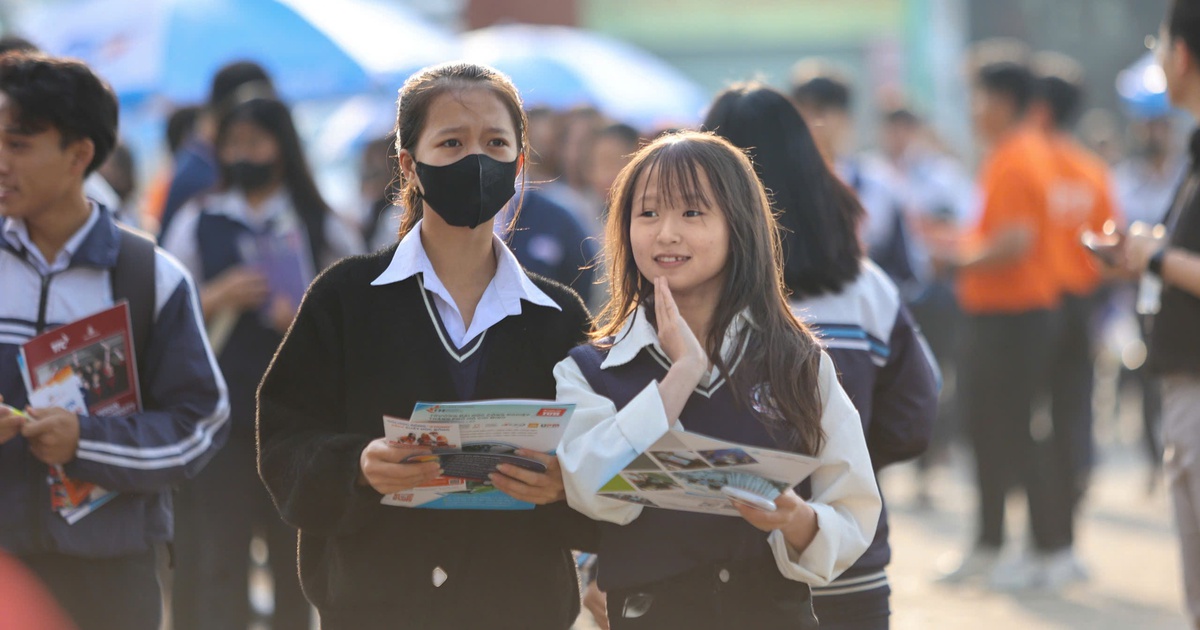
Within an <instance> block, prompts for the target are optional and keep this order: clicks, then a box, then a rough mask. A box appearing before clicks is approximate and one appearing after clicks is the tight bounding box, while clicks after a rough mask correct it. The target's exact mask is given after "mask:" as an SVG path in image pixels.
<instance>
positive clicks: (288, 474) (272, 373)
mask: <svg viewBox="0 0 1200 630" xmlns="http://www.w3.org/2000/svg"><path fill="white" fill-rule="evenodd" d="M352 261H353V259H350V261H343V263H339V264H338V265H336V266H334V267H333V268H331V269H329V270H328V271H326V272H325V273H324V274H322V275H321V276H320V277H318V278H317V280H316V281H315V282H314V283H313V285H312V287H311V288H310V289H309V291H308V293H307V294H306V295H305V297H304V300H303V301H302V303H301V305H300V310H299V312H298V313H297V315H296V319H295V321H294V322H293V324H292V327H291V329H290V330H288V333H287V335H286V336H285V337H284V340H283V343H282V345H280V347H279V351H278V352H277V353H276V354H275V358H274V359H273V360H272V361H271V365H270V367H269V368H268V369H267V373H266V375H265V376H264V377H263V381H262V384H261V385H260V386H259V391H258V469H259V475H260V476H261V477H262V480H263V482H264V483H265V484H266V486H267V489H268V490H269V491H270V493H271V496H272V498H273V499H274V501H275V505H276V506H277V507H278V509H279V512H280V514H281V515H282V516H283V519H284V520H285V521H287V522H288V523H290V524H291V525H293V526H295V527H298V528H301V529H304V530H305V531H311V532H314V533H318V534H321V535H335V534H345V533H350V532H353V531H354V530H355V529H356V527H357V526H358V524H359V522H360V521H361V519H360V518H356V517H357V516H358V515H363V514H365V512H366V511H367V510H369V509H370V508H371V507H372V505H373V504H376V503H378V502H379V498H380V495H379V494H378V493H377V492H375V491H374V490H373V489H371V488H370V487H364V486H359V485H358V484H357V480H358V475H359V456H360V455H361V453H362V450H363V448H364V447H365V446H366V445H367V443H368V442H370V441H371V439H372V438H371V436H368V435H358V434H353V433H347V432H346V430H345V422H344V419H343V418H341V416H342V414H343V410H344V408H345V406H344V404H343V403H344V401H343V400H342V398H343V396H344V395H345V394H344V392H343V389H342V383H344V374H343V373H342V370H343V366H344V365H345V361H344V360H343V359H344V357H343V353H344V352H345V351H346V349H345V348H344V346H343V344H342V334H341V331H342V330H343V325H344V323H343V321H342V317H341V314H342V310H341V308H340V299H339V295H338V287H339V285H343V283H344V282H345V280H344V278H343V276H345V275H346V274H345V270H346V268H347V264H346V263H347V262H352Z"/></svg>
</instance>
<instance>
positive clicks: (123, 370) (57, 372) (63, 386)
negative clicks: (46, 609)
mask: <svg viewBox="0 0 1200 630" xmlns="http://www.w3.org/2000/svg"><path fill="white" fill-rule="evenodd" d="M134 350H135V349H134V347H133V331H132V327H131V324H130V319H129V306H128V304H127V303H126V302H121V303H119V304H117V305H116V306H114V307H112V308H110V309H107V310H104V311H100V312H99V313H96V314H94V315H90V316H88V317H85V318H83V319H80V320H78V321H75V322H72V323H70V324H66V325H65V326H60V327H58V328H55V329H54V330H51V331H49V332H47V333H44V334H41V335H38V336H37V337H34V338H33V339H30V340H29V341H27V342H26V343H25V344H23V345H22V346H21V353H20V356H19V358H18V361H19V362H20V367H21V376H22V378H24V380H25V388H26V390H27V392H28V395H29V404H30V406H32V407H62V408H63V409H66V410H67V411H70V412H72V413H75V414H78V415H92V416H126V415H129V414H132V413H136V412H138V411H140V410H141V408H142V400H141V391H140V389H139V386H138V377H137V361H136V358H135V357H136V355H135V354H134ZM47 483H48V484H49V486H50V502H51V506H52V507H53V508H54V510H55V511H57V512H58V513H59V514H60V515H61V516H62V517H63V518H65V519H66V520H67V522H68V523H70V524H72V525H73V524H75V523H76V522H78V521H79V519H81V518H83V517H84V516H87V515H88V514H91V513H92V512H94V511H95V510H96V509H98V508H99V507H100V506H102V505H104V504H105V503H107V502H109V501H111V500H112V498H113V497H114V496H116V493H115V492H111V491H108V490H105V489H104V488H101V487H100V486H97V485H95V484H93V483H89V482H85V481H78V480H73V479H70V478H68V477H67V476H66V474H65V473H64V472H63V470H62V467H61V466H51V467H50V472H49V474H48V476H47Z"/></svg>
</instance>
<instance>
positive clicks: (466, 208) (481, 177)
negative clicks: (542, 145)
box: [417, 153, 517, 229]
mask: <svg viewBox="0 0 1200 630" xmlns="http://www.w3.org/2000/svg"><path fill="white" fill-rule="evenodd" d="M417 178H418V179H420V180H421V187H422V188H423V189H424V192H422V193H421V197H422V198H423V199H424V200H425V201H426V202H428V205H430V206H432V208H433V210H434V212H437V213H438V216H440V217H442V220H443V221H445V222H446V223H448V224H450V225H453V226H455V227H466V228H472V229H474V228H476V227H478V226H479V225H480V224H482V223H485V222H486V221H487V220H488V219H491V218H492V217H494V216H496V213H497V212H500V209H501V208H503V207H504V204H506V203H508V200H509V199H512V197H513V195H515V194H516V192H517V187H516V179H517V160H513V161H511V162H501V161H499V160H495V159H493V158H490V157H488V156H486V155H482V154H478V153H472V154H471V155H468V156H466V157H464V158H463V159H461V160H459V161H457V162H455V163H453V164H447V165H446V166H430V165H428V164H422V163H421V162H417Z"/></svg>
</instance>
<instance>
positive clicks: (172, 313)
mask: <svg viewBox="0 0 1200 630" xmlns="http://www.w3.org/2000/svg"><path fill="white" fill-rule="evenodd" d="M156 282H157V286H156V294H157V303H156V304H155V319H154V326H153V329H152V331H151V334H150V339H149V342H148V343H147V344H146V345H147V347H146V348H145V356H144V359H145V361H144V364H145V366H146V372H147V373H146V374H143V375H141V378H140V381H141V383H142V388H143V389H142V399H143V406H144V407H145V410H144V411H142V412H139V413H135V414H132V415H128V416H122V417H94V416H81V417H80V418H79V432H80V435H79V450H78V452H77V453H76V458H75V460H74V461H72V462H71V463H69V464H67V466H66V469H67V474H68V475H70V476H71V477H75V478H78V479H81V480H84V481H91V482H93V483H97V484H99V485H101V486H103V487H105V488H108V489H110V490H116V491H118V492H157V491H159V490H162V489H164V488H166V487H168V486H170V485H172V484H175V483H178V482H181V481H183V480H185V479H189V478H191V477H193V476H195V475H196V473H198V472H199V471H200V469H201V468H203V467H204V465H205V464H206V463H208V461H209V460H210V459H211V458H212V456H213V454H214V453H215V452H216V450H217V449H218V448H220V447H221V446H222V445H223V444H224V443H225V440H226V438H227V436H228V433H229V423H228V419H229V398H228V393H227V391H226V388H225V380H224V379H223V378H222V376H221V372H220V369H219V368H218V367H217V362H216V358H215V357H214V356H213V353H212V349H211V348H210V347H209V345H208V339H207V337H206V335H205V332H204V325H203V319H202V316H201V314H200V309H199V300H198V298H197V295H196V288H195V286H194V285H193V283H192V279H191V277H190V276H189V275H188V273H187V272H186V271H185V270H184V269H183V267H182V266H181V265H180V264H179V262H178V261H176V260H175V259H174V258H172V257H171V256H170V255H167V254H165V253H164V252H162V251H161V250H159V252H158V258H157V261H156Z"/></svg>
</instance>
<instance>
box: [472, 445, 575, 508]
mask: <svg viewBox="0 0 1200 630" xmlns="http://www.w3.org/2000/svg"><path fill="white" fill-rule="evenodd" d="M516 454H517V455H520V456H521V457H528V458H530V459H536V460H538V461H539V462H542V463H543V464H545V465H546V472H544V473H537V472H533V471H532V470H527V469H525V468H521V467H520V466H513V465H511V464H500V465H499V466H497V467H496V470H497V472H494V473H492V474H490V475H488V479H489V480H491V482H492V485H494V486H496V488H497V489H498V490H500V491H501V492H503V493H504V494H507V495H508V496H510V497H512V498H514V499H517V500H519V501H528V502H530V503H534V504H537V505H546V504H548V503H554V502H555V501H562V500H563V499H566V498H567V490H566V488H565V487H564V486H563V480H562V468H560V467H559V465H558V457H556V456H554V455H547V454H546V453H539V452H537V451H527V450H525V449H519V450H517V452H516Z"/></svg>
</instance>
